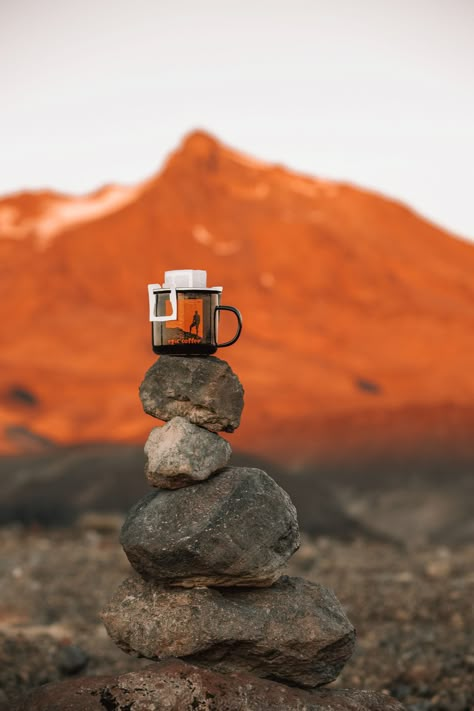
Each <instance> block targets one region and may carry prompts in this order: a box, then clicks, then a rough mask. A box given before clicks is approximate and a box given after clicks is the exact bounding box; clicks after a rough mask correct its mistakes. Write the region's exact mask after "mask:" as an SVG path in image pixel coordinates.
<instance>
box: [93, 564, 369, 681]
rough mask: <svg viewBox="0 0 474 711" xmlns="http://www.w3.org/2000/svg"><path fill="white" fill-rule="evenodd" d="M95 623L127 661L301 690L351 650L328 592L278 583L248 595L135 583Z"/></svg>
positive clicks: (345, 625)
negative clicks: (166, 662)
mask: <svg viewBox="0 0 474 711" xmlns="http://www.w3.org/2000/svg"><path fill="white" fill-rule="evenodd" d="M102 619H103V621H104V624H105V627H106V629H107V632H108V633H109V635H110V636H111V638H112V639H113V640H114V642H115V643H116V644H117V645H118V646H119V647H121V648H122V649H123V650H124V651H126V652H128V653H129V654H132V655H135V656H139V657H147V658H148V659H155V660H161V659H167V658H169V657H181V658H184V659H186V661H188V662H191V663H197V664H200V665H201V664H202V665H203V666H206V667H210V668H212V669H214V670H216V671H219V672H224V673H228V672H233V671H239V672H251V673H253V674H255V675H257V676H260V677H270V678H272V679H276V680H278V681H283V682H286V683H289V684H296V685H298V686H307V687H315V686H320V685H322V684H328V683H329V682H330V681H333V679H335V678H336V677H337V676H338V674H339V672H340V671H341V669H342V668H343V666H344V664H345V663H346V661H347V660H348V659H349V657H350V656H351V654H352V651H353V648H354V642H355V631H354V628H353V626H352V625H351V623H350V622H349V620H348V619H347V617H346V615H345V613H344V611H343V609H342V607H341V605H340V604H339V602H338V600H337V598H336V597H335V595H334V594H333V593H332V592H331V591H329V590H327V589H326V588H324V587H323V586H322V585H318V584H317V583H311V582H309V581H307V580H303V579H302V578H289V577H286V576H285V577H282V578H280V580H279V581H278V582H277V583H275V585H273V586H272V587H270V588H260V589H256V590H253V589H244V588H221V589H219V590H217V589H213V588H204V587H203V588H191V589H179V588H165V587H160V586H157V585H156V583H152V582H147V581H145V580H143V579H142V578H139V577H138V576H136V577H133V578H129V579H127V580H125V581H124V582H123V583H122V584H121V585H120V587H119V588H118V590H117V591H116V593H115V595H114V596H113V598H112V600H111V601H110V603H109V604H108V606H107V607H106V608H105V610H104V611H103V613H102Z"/></svg>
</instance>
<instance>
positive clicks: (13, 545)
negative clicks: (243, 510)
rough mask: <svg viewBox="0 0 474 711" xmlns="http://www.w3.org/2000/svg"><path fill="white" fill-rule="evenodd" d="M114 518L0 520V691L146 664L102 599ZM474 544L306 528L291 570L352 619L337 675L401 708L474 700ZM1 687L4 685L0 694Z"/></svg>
mask: <svg viewBox="0 0 474 711" xmlns="http://www.w3.org/2000/svg"><path fill="white" fill-rule="evenodd" d="M120 524H121V518H120V517H118V516H114V515H107V514H101V515H93V514H84V515H83V516H82V517H81V518H80V519H79V521H78V522H77V523H76V524H75V525H74V526H70V527H67V528H64V529H46V528H40V527H31V526H29V527H25V526H20V525H9V526H4V527H3V528H1V529H0V551H1V556H0V585H1V592H0V600H1V602H0V689H1V692H0V698H2V699H3V700H4V701H5V700H7V699H11V698H13V697H14V696H15V695H16V694H18V693H19V692H22V691H23V690H26V689H29V688H31V687H33V686H36V685H39V684H44V683H46V682H48V681H52V680H56V679H61V678H67V677H70V676H74V675H81V674H102V673H113V672H119V671H120V672H123V671H131V670H133V669H137V668H141V667H144V666H146V665H148V664H149V663H150V662H149V661H148V660H138V659H133V658H131V657H129V656H127V655H125V654H124V653H122V652H121V651H120V650H118V649H117V648H116V647H115V645H114V644H113V643H112V642H111V641H110V640H109V639H108V637H107V635H106V633H105V630H104V628H103V626H102V624H101V622H100V619H99V611H100V609H101V607H102V606H103V605H104V603H105V602H106V601H107V600H108V599H109V597H110V595H111V593H112V591H113V590H114V589H115V588H116V586H117V585H118V584H119V582H120V581H121V580H122V579H123V578H124V577H125V576H126V575H127V574H128V573H129V572H130V567H129V563H128V561H127V560H126V558H125V555H124V553H123V551H122V549H121V548H120V546H119V543H118V530H119V527H120ZM473 563H474V545H472V544H466V543H463V544H458V545H456V546H451V547H447V546H442V545H439V544H433V543H425V544H423V545H419V546H416V547H411V548H406V547H405V546H403V545H400V544H399V543H392V542H384V541H374V540H371V539H370V538H367V537H365V536H364V537H359V538H356V539H355V540H353V541H351V542H341V541H340V540H336V539H333V538H329V537H319V538H315V539H310V538H309V537H307V536H306V537H304V538H303V544H302V546H301V548H300V550H299V552H298V553H297V554H296V555H295V557H294V558H293V559H292V561H291V564H290V566H289V570H288V572H289V573H290V574H291V575H302V576H304V577H307V578H309V579H310V580H315V581H319V582H321V583H323V584H324V585H327V586H328V587H330V588H332V589H333V590H334V591H335V592H336V594H337V596H338V598H339V599H340V601H341V602H342V604H343V605H344V607H345V609H346V611H347V613H348V615H349V618H350V619H351V621H352V622H353V623H354V624H355V626H356V628H357V631H358V643H357V648H356V653H355V655H354V657H353V658H352V660H351V661H350V662H349V663H348V664H347V666H346V668H345V669H344V671H343V672H342V674H341V676H340V678H339V679H338V680H337V682H336V683H335V686H337V687H354V688H366V689H378V690H386V691H387V692H390V693H391V694H392V695H394V696H395V697H396V698H398V699H400V700H401V701H402V703H403V704H404V705H405V707H406V708H407V709H408V711H468V710H470V709H472V708H474V692H473V689H474V636H473V629H474V619H473V617H474V615H473V609H472V600H473V599H474V572H473V571H474V565H473ZM1 695H3V696H1Z"/></svg>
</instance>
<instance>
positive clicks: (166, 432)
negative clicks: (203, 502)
mask: <svg viewBox="0 0 474 711" xmlns="http://www.w3.org/2000/svg"><path fill="white" fill-rule="evenodd" d="M231 454H232V448H231V446H230V444H229V443H228V442H226V440H225V439H223V438H222V437H220V436H219V435H218V434H215V433H214V432H209V431H208V430H206V429H203V428H202V427H198V426H197V425H193V424H192V423H191V422H189V421H188V420H186V419H185V418H184V417H173V419H172V420H170V421H169V422H168V423H167V424H166V425H164V426H163V427H155V428H154V429H152V431H151V432H150V436H149V437H148V440H147V442H146V444H145V455H146V464H145V474H146V476H147V479H148V481H149V482H150V484H151V485H152V486H157V487H159V488H163V489H179V488H180V487H182V486H187V485H188V484H193V483H194V482H196V481H203V480H204V479H207V478H208V477H209V476H210V475H211V474H213V473H214V472H215V471H217V470H218V469H222V468H223V467H225V466H226V464H227V463H228V461H229V459H230V456H231Z"/></svg>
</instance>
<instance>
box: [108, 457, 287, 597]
mask: <svg viewBox="0 0 474 711" xmlns="http://www.w3.org/2000/svg"><path fill="white" fill-rule="evenodd" d="M120 542H121V544H122V546H123V548H124V551H125V553H126V554H127V557H128V559H129V561H130V563H131V564H132V566H133V567H134V568H135V570H136V571H137V572H138V573H140V575H142V576H143V577H144V578H147V579H153V580H155V581H159V582H161V583H166V584H169V585H182V586H184V587H194V586H196V585H232V586H235V585H245V586H262V585H271V583H272V582H274V581H275V580H276V579H277V578H278V577H279V575H280V574H281V570H282V568H283V566H284V564H285V563H286V561H287V560H288V558H289V557H290V556H291V555H292V554H293V553H294V552H295V551H296V549H297V548H298V546H299V531H298V521H297V517H296V509H295V507H294V506H293V504H292V503H291V500H290V497H289V496H288V494H287V493H286V492H285V491H283V489H281V488H280V487H279V486H278V485H277V484H276V483H275V482H274V481H273V479H271V477H269V476H268V474H266V473H265V472H263V471H261V470H260V469H252V468H245V467H228V468H227V469H224V470H222V472H220V473H219V474H217V475H216V476H214V477H211V478H210V479H207V481H204V482H202V483H200V484H199V485H198V486H187V487H185V488H182V489H178V490H176V491H166V490H164V489H161V490H159V491H154V492H151V493H150V494H147V495H146V496H144V497H143V498H142V499H141V500H140V501H139V502H138V503H137V504H136V505H135V506H134V507H133V508H132V509H131V510H130V512H129V514H128V516H127V518H126V520H125V523H124V525H123V528H122V532H121V535H120Z"/></svg>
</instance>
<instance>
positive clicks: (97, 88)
mask: <svg viewBox="0 0 474 711" xmlns="http://www.w3.org/2000/svg"><path fill="white" fill-rule="evenodd" d="M473 77H474V1H473V0H330V1H328V0H287V1H285V2H284V1H282V0H240V1H234V0H228V1H227V2H226V0H172V1H171V0H133V1H132V0H130V1H129V2H125V1H124V0H114V1H112V0H0V86H1V93H0V193H1V194H6V193H10V192H14V191H18V190H22V189H31V188H33V189H35V188H40V187H52V188H55V189H58V190H62V191H69V192H81V193H82V192H87V191H90V190H92V189H95V188H96V187H98V186H100V185H102V184H103V183H105V182H123V183H134V182H136V181H139V180H141V179H143V178H145V177H148V176H150V175H151V174H153V173H154V172H156V171H157V170H158V168H159V167H160V165H161V164H162V162H163V159H164V158H165V156H166V155H167V154H168V153H169V152H170V151H171V150H173V149H174V148H175V147H176V145H177V143H178V142H179V141H180V140H181V138H182V137H183V135H184V134H185V133H187V132H188V131H190V130H192V129H194V128H198V127H199V128H204V129H206V130H208V131H210V132H212V133H214V134H216V135H217V137H218V138H220V139H221V140H223V141H224V142H226V143H228V144H229V145H231V146H235V147H236V148H239V149H241V150H242V151H244V152H246V153H249V154H252V155H254V156H256V157H259V158H262V159H266V160H269V161H273V162H278V163H283V164H285V165H287V166H289V167H290V168H294V169H296V170H299V171H302V172H305V173H309V174H312V175H315V176H319V177H329V178H334V179H337V180H344V181H349V182H352V183H355V184H358V185H361V186H364V187H368V188H373V189H375V190H377V191H380V192H382V193H385V194H387V195H390V196H393V197H396V198H399V199H401V200H403V201H404V202H406V203H408V204H409V205H411V206H412V207H414V208H415V209H416V210H417V211H418V212H420V213H421V214H423V215H425V216H426V217H428V218H429V219H431V220H432V221H434V222H437V223H438V224H440V225H442V226H445V227H447V228H448V229H450V230H452V231H454V232H456V233H458V234H459V235H462V236H465V237H469V238H474V206H473V185H474V86H473V84H474V81H473Z"/></svg>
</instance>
